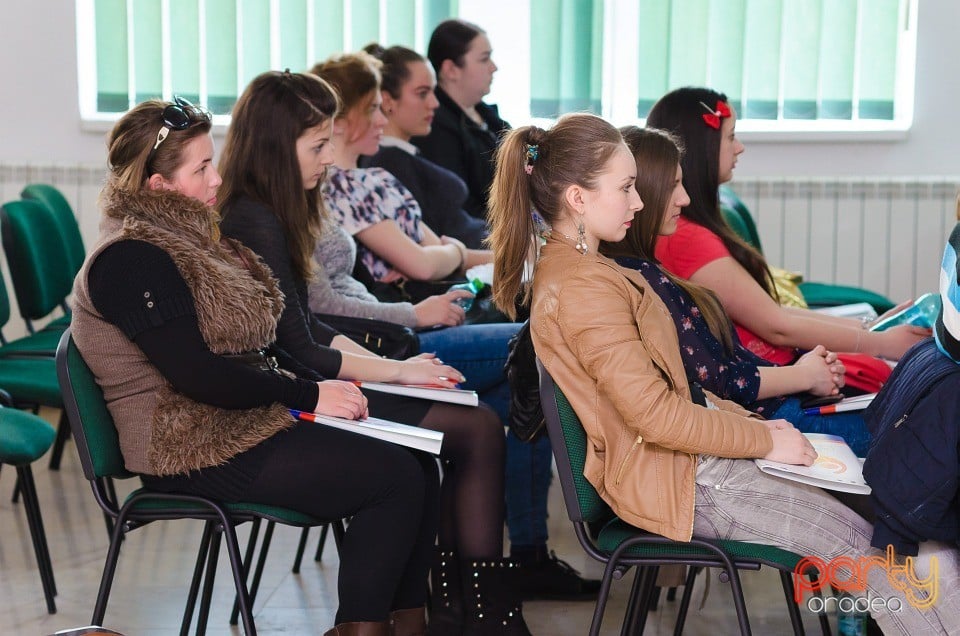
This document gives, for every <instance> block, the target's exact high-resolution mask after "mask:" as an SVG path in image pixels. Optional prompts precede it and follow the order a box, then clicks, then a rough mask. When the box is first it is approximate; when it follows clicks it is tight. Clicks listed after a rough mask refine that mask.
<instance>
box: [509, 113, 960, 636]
mask: <svg viewBox="0 0 960 636" xmlns="http://www.w3.org/2000/svg"><path fill="white" fill-rule="evenodd" d="M636 178H637V165H636V162H635V161H634V158H633V156H632V154H631V153H630V151H629V149H628V148H627V147H626V145H625V144H624V143H623V139H622V138H621V136H620V133H619V132H618V131H617V130H616V129H615V128H614V127H613V126H611V125H610V124H608V123H607V122H605V121H603V120H602V119H600V118H598V117H595V116H592V115H586V114H576V115H567V116H565V117H561V118H560V119H559V120H558V122H557V123H556V124H555V125H554V127H553V128H552V129H550V130H549V131H545V130H542V129H540V128H537V127H533V126H527V127H522V128H518V129H515V130H514V131H512V132H511V133H509V134H508V135H507V137H506V139H505V140H504V142H503V145H502V146H501V149H500V152H499V154H498V160H497V171H496V176H495V178H494V182H493V188H492V189H491V197H490V203H491V205H490V221H491V234H490V239H491V243H492V245H493V248H494V254H496V262H495V263H494V298H495V300H496V301H497V302H498V303H499V304H500V307H501V308H502V309H503V311H505V312H511V311H514V308H515V300H516V298H517V295H518V293H519V292H520V290H521V273H522V272H523V271H524V266H525V264H527V260H528V258H529V255H530V254H531V250H530V246H531V244H533V243H534V242H537V244H539V242H540V240H541V239H540V237H538V235H537V232H536V230H535V224H534V220H533V217H532V212H533V211H534V210H536V211H537V213H538V215H539V216H540V217H542V219H543V220H544V221H545V222H546V223H548V224H549V226H550V231H549V233H548V234H547V235H546V236H545V244H543V245H542V246H541V247H540V250H539V252H540V253H539V259H538V261H537V263H536V268H535V269H534V274H533V289H532V296H533V302H532V306H531V318H530V323H531V326H532V330H531V333H532V336H533V342H534V345H535V346H536V349H537V355H538V356H539V358H540V360H541V361H542V362H543V365H544V366H545V367H546V369H547V371H549V372H550V374H551V375H552V376H553V378H554V380H555V381H556V382H557V385H558V386H559V387H560V389H561V390H562V391H563V392H564V394H565V395H566V396H567V398H568V399H569V401H570V403H571V405H572V406H573V408H574V410H575V411H576V413H577V415H578V417H579V418H580V421H581V422H582V423H583V427H584V429H585V432H586V435H587V437H588V440H589V441H588V444H587V448H586V453H587V457H586V466H587V468H586V470H585V473H584V476H585V477H586V478H587V479H588V480H589V481H590V482H591V483H592V484H593V485H594V487H595V488H596V489H597V491H598V492H599V493H600V495H601V496H602V497H603V498H604V500H605V501H606V502H607V503H609V504H610V506H611V507H612V508H613V510H614V512H615V513H616V514H617V515H619V516H620V518H622V519H623V520H624V521H626V522H628V523H630V524H633V525H635V526H637V527H639V528H643V529H645V530H648V531H650V532H654V533H656V534H660V535H663V536H665V537H667V538H670V539H673V540H677V541H688V540H689V539H690V538H691V537H692V536H697V537H704V538H710V539H732V540H738V541H751V542H756V543H764V544H769V545H775V546H778V547H781V548H784V549H787V550H790V551H793V552H796V553H798V554H801V555H804V556H816V557H818V558H821V559H824V560H827V561H829V560H830V559H835V558H837V557H840V556H843V557H844V558H849V559H853V560H854V561H856V560H857V559H858V558H860V557H862V556H867V555H871V556H872V555H874V554H876V555H877V556H879V555H880V552H879V551H875V550H873V549H872V548H871V547H870V537H871V533H872V528H871V526H870V524H869V523H867V522H866V521H864V520H863V519H862V518H861V517H859V516H858V515H857V514H855V513H854V512H852V511H851V510H850V509H848V508H846V507H845V506H844V505H842V504H841V503H840V502H838V501H837V500H836V499H834V498H833V497H831V496H830V495H828V494H827V493H825V492H823V491H822V490H819V489H817V488H813V487H810V486H806V485H803V484H799V483H796V482H792V481H787V480H783V479H778V478H776V477H772V476H769V475H766V474H765V473H762V472H761V471H760V470H759V469H758V468H757V466H756V465H755V463H754V462H753V461H751V460H752V459H754V458H758V457H765V458H767V459H771V460H774V461H781V462H787V463H792V464H803V465H810V464H812V463H813V462H814V460H815V459H816V452H815V451H814V450H813V448H812V447H811V445H810V443H809V442H808V441H807V439H806V438H805V437H804V436H803V435H802V434H801V433H800V432H799V431H798V430H797V429H795V428H794V427H793V426H792V425H791V424H790V423H789V422H787V421H784V420H771V421H764V420H761V419H758V418H756V416H752V415H751V414H749V413H748V412H747V411H745V410H744V409H743V408H741V407H740V406H738V405H736V404H734V403H732V402H729V401H727V400H723V399H720V398H718V397H716V396H714V395H712V394H710V393H709V392H706V391H703V392H702V393H701V394H700V395H697V393H694V392H692V391H691V385H690V384H689V383H688V381H687V378H686V374H685V373H684V369H683V360H682V359H681V357H680V350H679V346H678V343H677V332H676V329H675V328H674V326H673V321H672V320H671V319H670V316H669V314H668V313H667V310H666V308H665V307H664V305H663V303H662V302H661V301H660V299H659V297H658V296H657V294H656V293H654V292H653V291H652V290H651V289H650V287H649V284H648V283H647V281H646V279H645V278H644V277H643V276H642V275H641V274H639V273H638V272H637V271H636V270H632V269H627V268H623V267H620V266H619V265H617V264H616V262H614V261H612V260H610V259H608V258H606V257H604V256H601V255H600V254H598V253H597V248H598V247H599V244H600V241H601V240H604V241H608V242H616V241H620V240H622V239H623V237H624V235H625V234H626V232H627V229H628V228H629V226H630V224H631V223H632V222H633V219H634V218H635V214H636V213H637V212H638V211H639V210H640V209H641V208H642V206H643V204H642V202H641V200H640V197H639V196H638V195H637V192H636V189H635V188H634V184H635V182H636ZM525 295H526V296H529V289H528V290H527V292H526V293H525ZM695 396H696V397H695ZM924 547H925V549H921V551H920V552H921V554H920V556H919V558H918V559H917V561H916V566H917V568H918V570H919V571H920V572H928V571H929V569H928V568H930V567H939V576H940V580H943V581H952V580H954V579H955V577H956V576H957V575H958V574H960V572H958V567H957V554H956V547H955V546H954V547H950V546H948V545H946V544H931V543H929V542H928V543H927V544H925V546H924ZM932 555H935V557H936V558H937V565H936V566H933V565H932V561H933V559H934V558H935V557H934V556H932ZM841 576H842V575H841ZM865 578H866V579H867V580H866V590H865V591H864V592H863V593H862V594H864V595H867V594H869V596H871V597H882V598H891V597H892V596H897V597H898V598H903V597H902V594H903V592H902V591H901V590H900V589H899V588H898V587H896V584H899V582H898V581H893V582H891V580H890V578H888V576H887V573H886V571H885V570H884V569H883V568H870V569H869V571H868V572H867V573H866V575H865ZM845 580H846V579H845ZM945 587H946V586H941V588H940V590H939V596H938V598H937V599H936V601H935V602H934V603H933V604H932V607H930V608H927V609H923V610H921V609H918V608H916V607H914V606H912V605H910V604H909V603H906V602H904V603H903V604H902V611H899V612H893V611H886V610H881V611H876V607H874V608H873V609H874V610H875V611H876V614H875V615H874V618H876V620H877V622H878V623H879V624H880V626H881V628H882V629H883V630H884V632H885V633H894V632H897V631H899V632H902V633H905V634H920V633H955V632H957V631H958V630H960V613H958V612H957V608H958V603H960V592H958V591H956V590H955V589H953V587H951V589H950V590H947V589H945ZM954 587H955V586H954Z"/></svg>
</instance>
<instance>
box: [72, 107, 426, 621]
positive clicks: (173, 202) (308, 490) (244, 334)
mask: <svg viewBox="0 0 960 636" xmlns="http://www.w3.org/2000/svg"><path fill="white" fill-rule="evenodd" d="M210 125H211V124H210V116H209V115H208V114H207V113H206V112H204V111H202V110H200V109H198V108H196V107H194V106H192V105H190V104H189V103H188V102H186V101H184V100H181V99H179V98H177V99H176V101H175V102H174V103H168V102H160V101H148V102H144V103H142V104H140V105H139V106H136V107H135V108H133V109H132V110H131V111H130V112H128V113H126V114H125V115H124V116H123V117H121V118H120V120H119V121H118V122H117V124H116V125H115V126H114V128H113V131H112V132H111V133H110V138H109V141H108V145H109V165H110V172H109V175H108V178H107V185H106V187H105V189H104V191H103V193H102V195H101V197H100V201H101V204H102V208H103V210H102V215H103V218H102V220H101V223H100V237H99V239H98V241H97V244H96V245H95V246H94V247H93V248H92V249H91V250H90V253H89V255H88V257H87V261H86V263H85V264H84V266H83V269H82V270H81V272H80V274H79V275H78V276H77V280H76V285H75V287H74V292H75V302H74V305H73V320H72V323H71V329H72V332H73V337H74V339H75V340H76V343H77V348H78V349H79V350H80V352H81V354H82V355H83V358H84V360H85V361H86V362H87V364H88V365H89V366H90V368H91V369H92V370H93V372H94V374H95V376H96V378H97V383H98V384H99V385H100V387H101V388H102V389H103V391H104V397H105V398H106V401H107V406H108V408H109V410H110V413H111V415H112V416H113V419H114V422H115V424H116V426H117V432H118V434H119V437H120V446H121V449H122V452H123V459H124V464H125V466H126V467H127V469H128V470H130V471H132V472H134V473H138V474H139V475H140V476H141V479H142V480H143V482H144V484H146V485H147V486H148V487H150V488H152V489H155V490H160V491H164V492H180V493H190V494H197V495H202V496H207V497H212V498H215V499H220V500H222V501H226V502H237V501H246V502H255V503H262V504H268V505H275V506H283V507H287V508H291V509H294V510H298V511H300V512H302V513H305V514H308V515H311V516H313V517H317V518H320V519H337V518H341V517H351V522H350V525H349V527H348V528H347V534H346V538H345V540H344V542H343V545H342V546H341V548H340V575H339V579H340V580H339V596H340V607H339V609H338V611H337V616H336V622H337V625H338V627H336V628H334V629H333V630H331V631H329V632H327V634H328V635H336V634H346V633H347V631H346V630H348V629H349V630H353V631H350V632H349V633H352V634H353V633H359V631H357V630H366V631H363V633H368V634H374V633H376V634H386V633H387V629H388V627H387V620H388V618H389V620H390V621H391V622H392V623H395V624H397V625H403V626H404V629H408V630H415V629H416V628H417V626H418V625H419V626H422V625H423V623H424V615H423V605H424V600H425V598H424V596H425V594H424V577H425V576H426V572H427V568H428V567H429V555H430V550H431V548H432V545H433V539H434V533H435V531H436V519H437V507H438V504H437V501H436V498H437V489H436V482H437V474H436V467H435V466H434V465H433V464H434V462H433V461H432V458H430V457H428V456H426V455H424V454H421V453H413V452H410V451H408V450H407V449H405V448H403V447H400V446H395V445H393V444H388V443H386V442H381V441H379V440H374V439H370V438H368V437H363V436H360V435H355V434H353V433H348V432H343V431H339V430H336V429H332V428H329V427H326V426H318V425H316V424H311V423H307V422H300V421H296V420H293V419H292V418H291V417H290V413H289V411H288V409H298V410H304V411H316V412H319V413H324V414H327V415H333V416H337V417H343V418H349V419H358V418H362V417H365V416H366V414H367V400H366V398H365V397H364V396H363V394H362V393H361V392H360V391H359V390H358V389H357V388H356V387H355V386H353V385H351V384H350V383H348V382H341V381H338V380H328V379H324V378H319V377H316V376H315V377H311V378H310V379H301V378H297V377H295V376H293V375H284V374H280V373H277V372H274V371H273V370H271V369H270V367H269V365H268V364H267V358H266V357H265V356H264V355H263V354H262V352H261V351H262V350H263V349H264V348H266V347H269V346H271V344H272V343H273V337H274V331H275V329H276V326H277V318H278V316H279V314H280V308H281V307H282V304H283V300H282V298H283V297H282V295H281V293H280V289H279V288H278V286H277V283H276V281H275V280H274V278H273V277H272V276H271V274H270V271H269V270H268V269H267V268H266V267H265V266H264V265H263V263H262V262H261V261H260V260H259V259H258V258H256V256H255V255H254V254H253V252H251V251H250V250H248V249H246V248H245V247H243V246H242V245H240V244H239V243H237V242H236V241H230V240H221V239H220V233H219V230H218V227H217V221H218V216H217V214H216V212H215V211H214V210H213V209H212V208H211V207H210V206H212V205H213V204H214V203H216V197H217V188H218V186H219V185H220V176H219V175H218V174H217V170H216V168H215V167H214V166H213V140H212V138H211V136H210ZM251 358H253V359H255V363H251V362H248V360H249V359H251ZM384 528H390V529H391V532H389V533H384V532H383V529H384ZM345 624H348V625H349V627H345ZM409 633H413V632H412V631H411V632H409Z"/></svg>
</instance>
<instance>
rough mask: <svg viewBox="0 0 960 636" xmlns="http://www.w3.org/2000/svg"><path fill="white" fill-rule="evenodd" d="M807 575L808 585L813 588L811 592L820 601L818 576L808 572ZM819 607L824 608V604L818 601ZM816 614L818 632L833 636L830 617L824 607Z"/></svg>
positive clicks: (824, 635)
mask: <svg viewBox="0 0 960 636" xmlns="http://www.w3.org/2000/svg"><path fill="white" fill-rule="evenodd" d="M807 576H809V577H810V586H811V587H812V588H813V593H814V594H816V595H817V597H818V598H819V599H820V600H821V601H822V600H823V593H822V592H821V591H820V586H819V585H817V581H818V580H819V577H818V576H817V575H816V573H810V574H808V575H807ZM820 607H821V608H825V607H826V604H825V603H820ZM817 615H818V618H819V620H820V633H821V634H822V635H823V636H833V631H832V630H831V629H830V618H829V617H828V616H827V611H826V609H821V610H820V611H819V612H817Z"/></svg>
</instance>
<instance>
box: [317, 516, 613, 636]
mask: <svg viewBox="0 0 960 636" xmlns="http://www.w3.org/2000/svg"><path fill="white" fill-rule="evenodd" d="M334 536H336V535H334ZM616 569H617V566H616V565H615V564H614V562H613V561H608V562H607V565H606V567H605V568H603V577H602V578H601V579H600V591H599V592H598V593H597V604H596V606H595V607H594V608H593V619H592V620H591V621H590V633H589V634H590V636H599V634H600V626H601V624H602V623H603V612H604V610H606V608H607V598H608V597H609V596H610V585H611V583H613V572H614V570H616Z"/></svg>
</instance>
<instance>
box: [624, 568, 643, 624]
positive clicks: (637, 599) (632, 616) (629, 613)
mask: <svg viewBox="0 0 960 636" xmlns="http://www.w3.org/2000/svg"><path fill="white" fill-rule="evenodd" d="M636 570H637V571H636V573H635V574H634V575H633V584H632V585H631V586H630V598H629V599H628V600H627V610H626V612H624V615H623V626H622V627H621V628H620V634H621V636H641V635H642V634H643V628H644V626H643V625H639V624H638V621H639V620H640V611H639V610H640V605H641V599H642V598H643V591H644V581H645V580H646V578H645V577H646V568H644V567H637V568H636Z"/></svg>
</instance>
